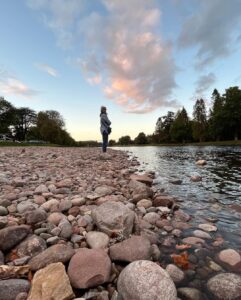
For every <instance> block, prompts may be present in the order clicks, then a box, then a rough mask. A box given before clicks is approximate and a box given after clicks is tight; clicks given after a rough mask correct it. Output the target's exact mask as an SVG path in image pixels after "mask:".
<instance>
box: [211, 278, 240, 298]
mask: <svg viewBox="0 0 241 300" xmlns="http://www.w3.org/2000/svg"><path fill="white" fill-rule="evenodd" d="M207 287H208V290H209V291H210V292H211V293H212V294H213V295H214V296H215V297H216V299H218V300H238V299H240V297H241V276H239V275H237V274H233V273H221V274H218V275H215V276H214V277H212V278H210V279H209V280H208V283H207Z"/></svg>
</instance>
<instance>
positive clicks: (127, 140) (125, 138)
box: [118, 135, 132, 145]
mask: <svg viewBox="0 0 241 300" xmlns="http://www.w3.org/2000/svg"><path fill="white" fill-rule="evenodd" d="M118 144H120V145H130V144H132V140H131V138H130V136H129V135H125V136H122V137H120V138H119V141H118Z"/></svg>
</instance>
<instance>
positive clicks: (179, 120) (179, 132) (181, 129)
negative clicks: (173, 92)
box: [170, 107, 191, 143]
mask: <svg viewBox="0 0 241 300" xmlns="http://www.w3.org/2000/svg"><path fill="white" fill-rule="evenodd" d="M170 134H171V138H172V140H173V141H175V142H182V143H185V142H186V141H188V140H190V139H191V127H190V122H189V118H188V115H187V111H186V109H185V108H184V107H183V108H182V110H181V111H178V112H177V114H176V116H175V120H174V122H173V123H172V126H171V129H170Z"/></svg>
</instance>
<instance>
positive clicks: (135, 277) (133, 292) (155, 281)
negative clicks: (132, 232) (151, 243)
mask: <svg viewBox="0 0 241 300" xmlns="http://www.w3.org/2000/svg"><path fill="white" fill-rule="evenodd" d="M117 289H118V292H119V293H120V295H121V296H122V298H123V300H130V299H138V300H146V299H156V300H164V299H165V300H176V299H177V291H176V288H175V285H174V283H173V281H172V279H171V278H170V276H169V275H168V273H167V272H166V271H165V270H164V269H162V268H161V267H160V266H158V265H157V264H155V263H153V262H151V261H147V260H138V261H135V262H132V263H130V264H129V265H128V266H127V267H126V268H125V269H123V270H122V272H121V273H120V276H119V278H118V282H117Z"/></svg>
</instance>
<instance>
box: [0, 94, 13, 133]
mask: <svg viewBox="0 0 241 300" xmlns="http://www.w3.org/2000/svg"><path fill="white" fill-rule="evenodd" d="M14 123H15V107H14V106H13V105H12V104H11V103H10V102H8V101H7V100H5V99H4V98H3V97H0V133H4V134H6V133H11V130H10V127H11V126H12V125H13V124H14Z"/></svg>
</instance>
